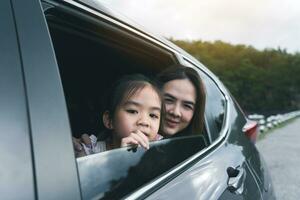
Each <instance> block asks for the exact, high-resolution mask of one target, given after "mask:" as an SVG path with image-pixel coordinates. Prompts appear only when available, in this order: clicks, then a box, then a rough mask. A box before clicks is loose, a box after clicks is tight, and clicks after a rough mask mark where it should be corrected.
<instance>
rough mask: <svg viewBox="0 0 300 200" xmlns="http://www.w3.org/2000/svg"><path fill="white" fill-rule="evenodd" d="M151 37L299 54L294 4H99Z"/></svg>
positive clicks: (231, 0)
mask: <svg viewBox="0 0 300 200" xmlns="http://www.w3.org/2000/svg"><path fill="white" fill-rule="evenodd" d="M99 1H101V2H102V3H105V4H106V5H108V6H109V7H110V8H113V9H114V10H116V11H118V12H119V13H122V14H123V15H125V16H127V17H128V18H130V19H132V20H133V21H134V22H136V23H138V24H140V25H142V26H143V27H145V28H146V29H147V30H150V31H151V32H153V33H155V34H158V35H162V36H164V37H168V38H170V37H172V38H174V39H185V40H203V41H211V42H213V41H215V40H222V41H224V42H228V43H231V44H245V45H251V46H253V47H255V48H257V49H259V50H262V49H265V48H275V49H277V48H278V47H280V48H281V49H286V50H287V51H288V52H290V53H295V52H297V51H298V52H300V41H299V40H298V38H299V37H300V0H99Z"/></svg>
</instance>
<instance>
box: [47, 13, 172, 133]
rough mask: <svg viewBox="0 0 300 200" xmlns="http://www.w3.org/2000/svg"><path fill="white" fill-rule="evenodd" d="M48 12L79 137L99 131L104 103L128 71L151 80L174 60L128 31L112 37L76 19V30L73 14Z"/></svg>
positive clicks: (74, 126) (73, 129) (170, 55)
mask: <svg viewBox="0 0 300 200" xmlns="http://www.w3.org/2000/svg"><path fill="white" fill-rule="evenodd" d="M48 12H50V10H48ZM50 13H51V12H50ZM50 13H48V14H47V19H48V25H49V30H50V33H51V36H52V42H53V45H54V49H55V54H56V57H57V62H58V65H59V70H60V74H61V77H62V83H63V87H64V91H65V95H66V101H67V106H68V111H69V117H70V121H71V127H72V132H73V135H74V136H76V137H78V136H80V135H81V134H83V133H93V134H95V135H96V134H97V133H99V132H101V130H102V129H103V127H101V124H102V116H101V113H102V112H103V103H104V102H103V99H104V96H105V95H106V94H107V93H108V92H109V91H108V89H109V87H110V85H111V84H112V83H113V82H114V81H115V80H117V79H119V78H120V77H121V76H122V75H124V74H130V73H142V74H145V75H147V76H150V77H153V76H154V75H155V74H156V73H158V72H159V71H160V70H162V69H164V68H165V67H167V66H170V65H172V64H174V63H175V62H176V60H175V59H174V55H172V54H171V53H170V52H167V51H165V50H164V49H159V48H157V46H154V45H153V44H151V43H146V42H145V41H142V40H140V41H139V40H138V38H134V39H133V38H131V37H132V36H129V35H128V34H127V33H126V32H125V31H122V30H119V35H117V34H116V33H115V32H116V31H115V30H114V32H113V31H112V30H110V31H111V32H112V33H110V32H109V31H108V30H103V28H102V27H101V29H100V28H97V26H93V27H83V26H81V24H80V22H81V21H82V19H76V20H77V21H76V22H77V24H78V26H76V27H74V23H73V25H72V26H71V25H69V24H68V20H75V19H74V16H72V17H70V16H64V15H62V14H61V13H57V12H55V13H51V14H50ZM85 26H86V25H85ZM99 26H100V25H99V24H98V27H99ZM79 27H80V28H79ZM111 34H114V36H113V37H112V36H111ZM106 37H108V39H107V38H106ZM112 38H113V39H114V40H115V41H113V40H112Z"/></svg>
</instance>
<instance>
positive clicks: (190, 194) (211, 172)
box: [148, 63, 262, 199]
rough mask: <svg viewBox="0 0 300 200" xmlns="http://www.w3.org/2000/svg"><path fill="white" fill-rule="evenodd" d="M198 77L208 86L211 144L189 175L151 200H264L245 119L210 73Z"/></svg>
mask: <svg viewBox="0 0 300 200" xmlns="http://www.w3.org/2000/svg"><path fill="white" fill-rule="evenodd" d="M186 64H187V63H186ZM188 65H190V64H188ZM190 66H191V67H195V65H190ZM200 66H201V65H200ZM199 73H200V75H201V77H202V79H203V81H204V83H205V86H206V92H207V100H206V102H207V104H206V111H205V112H206V113H205V114H206V121H207V127H208V129H209V130H208V132H209V134H210V139H211V144H210V146H209V148H207V149H206V150H203V151H202V152H199V153H198V154H196V155H195V156H194V158H193V159H194V163H196V164H190V167H188V168H187V170H186V171H184V172H183V173H182V174H180V175H178V176H177V177H176V178H175V179H173V180H171V181H170V182H169V183H167V184H166V185H164V186H162V187H161V188H160V189H159V190H157V191H156V192H154V193H153V194H151V195H150V196H149V197H148V198H149V199H158V198H159V199H173V198H175V199H182V198H187V199H262V196H261V189H260V187H259V185H258V183H257V180H256V179H255V176H254V174H253V171H252V170H251V168H250V167H249V163H248V161H247V154H246V152H247V151H249V149H247V148H248V147H247V146H248V144H250V140H248V138H246V137H245V136H244V134H243V132H242V128H243V125H244V124H245V119H244V118H243V116H240V114H239V113H238V112H237V110H236V108H235V106H234V105H233V104H232V101H231V100H230V98H228V96H226V95H225V94H224V92H223V91H221V90H220V88H219V86H218V85H217V84H216V83H215V77H214V76H212V75H209V72H207V71H199ZM212 77H214V78H212ZM216 135H218V136H216Z"/></svg>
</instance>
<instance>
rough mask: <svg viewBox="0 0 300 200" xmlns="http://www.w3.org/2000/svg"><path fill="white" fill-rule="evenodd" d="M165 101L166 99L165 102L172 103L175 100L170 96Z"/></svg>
mask: <svg viewBox="0 0 300 200" xmlns="http://www.w3.org/2000/svg"><path fill="white" fill-rule="evenodd" d="M164 101H165V103H172V102H173V100H172V99H169V98H165V99H164Z"/></svg>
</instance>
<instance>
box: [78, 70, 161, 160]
mask: <svg viewBox="0 0 300 200" xmlns="http://www.w3.org/2000/svg"><path fill="white" fill-rule="evenodd" d="M162 109H163V104H162V96H161V94H160V91H159V89H158V87H157V86H156V85H155V84H154V83H153V82H152V81H151V80H149V79H148V78H146V77H145V76H143V75H141V74H134V75H127V76H124V77H123V78H122V79H120V80H119V81H117V82H116V83H115V84H114V85H113V88H112V90H111V93H110V95H109V96H108V98H107V105H106V108H105V112H104V113H103V116H102V117H103V124H104V126H105V127H106V129H107V130H106V133H108V134H107V138H106V139H105V140H104V141H99V142H97V138H96V137H95V136H93V135H92V136H90V139H91V145H90V146H89V145H86V144H84V143H82V145H83V147H84V150H85V154H92V153H98V152H102V151H106V150H110V149H114V148H119V147H125V146H142V147H144V148H145V149H148V148H149V141H154V140H157V139H159V137H160V136H159V135H158V131H159V129H160V124H161V123H160V122H161V119H162V116H161V114H162Z"/></svg>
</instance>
